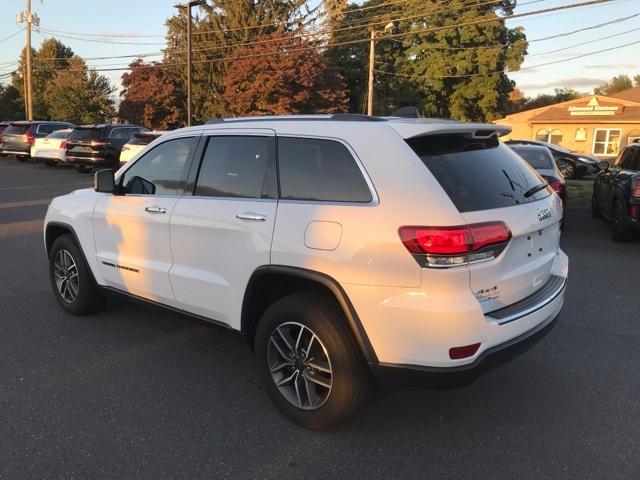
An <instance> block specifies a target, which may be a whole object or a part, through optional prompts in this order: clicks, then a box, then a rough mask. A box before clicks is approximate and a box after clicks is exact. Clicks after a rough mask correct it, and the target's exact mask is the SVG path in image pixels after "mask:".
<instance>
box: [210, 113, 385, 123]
mask: <svg viewBox="0 0 640 480" xmlns="http://www.w3.org/2000/svg"><path fill="white" fill-rule="evenodd" d="M269 121H272V122H273V121H279V122H287V121H289V122H290V121H311V122H318V121H340V122H386V119H385V118H381V117H370V116H369V115H362V114H360V113H335V114H333V115H324V116H317V117H314V116H311V115H309V116H307V115H291V116H282V117H278V116H264V117H246V118H243V117H236V118H212V119H211V120H208V121H207V122H206V123H205V125H215V124H219V123H226V122H229V123H236V122H269Z"/></svg>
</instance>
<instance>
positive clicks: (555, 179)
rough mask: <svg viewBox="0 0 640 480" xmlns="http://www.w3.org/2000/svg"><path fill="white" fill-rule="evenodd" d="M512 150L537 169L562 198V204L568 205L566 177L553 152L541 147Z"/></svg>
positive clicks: (527, 146) (533, 146)
mask: <svg viewBox="0 0 640 480" xmlns="http://www.w3.org/2000/svg"><path fill="white" fill-rule="evenodd" d="M509 146H510V147H511V150H513V151H514V152H516V153H517V154H518V155H520V156H521V157H522V158H523V159H524V160H525V161H526V162H527V163H528V164H529V165H531V166H532V167H533V168H535V169H536V171H537V172H538V173H539V174H540V176H541V177H542V178H544V179H545V180H546V182H547V183H548V184H549V186H550V187H551V188H553V190H554V191H555V192H556V193H557V194H558V195H559V196H560V198H561V199H562V204H563V205H564V206H565V208H566V205H567V188H566V185H565V181H564V177H563V175H562V173H561V172H560V169H559V168H558V165H556V162H555V161H554V158H553V155H552V154H551V151H550V150H549V149H548V148H547V147H542V146H539V145H509Z"/></svg>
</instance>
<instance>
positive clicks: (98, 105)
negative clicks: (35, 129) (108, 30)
mask: <svg viewBox="0 0 640 480" xmlns="http://www.w3.org/2000/svg"><path fill="white" fill-rule="evenodd" d="M112 93H113V88H112V87H111V85H110V83H109V80H108V79H107V78H106V77H105V76H103V75H99V74H98V73H97V72H96V71H95V70H92V69H88V68H87V66H86V64H85V63H84V60H82V59H80V58H73V59H70V60H69V68H67V69H63V70H59V71H57V72H56V73H55V74H54V76H53V78H52V79H51V80H50V81H49V82H48V83H47V86H46V89H45V91H44V94H43V99H44V102H45V104H46V105H47V107H48V109H49V113H50V118H51V119H52V120H66V121H69V122H73V123H77V124H81V123H99V122H104V121H107V120H110V119H111V118H113V116H114V115H115V110H114V108H113V100H112V99H111V94H112Z"/></svg>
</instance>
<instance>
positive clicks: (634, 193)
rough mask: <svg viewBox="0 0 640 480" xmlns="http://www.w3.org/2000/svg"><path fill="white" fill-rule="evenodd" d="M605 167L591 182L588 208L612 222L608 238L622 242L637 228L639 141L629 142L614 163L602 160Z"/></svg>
mask: <svg viewBox="0 0 640 480" xmlns="http://www.w3.org/2000/svg"><path fill="white" fill-rule="evenodd" d="M602 168H604V170H603V171H602V172H600V173H599V174H598V175H597V176H596V179H595V182H594V183H593V198H592V201H591V210H592V212H593V216H594V217H599V216H603V217H605V218H606V219H608V220H609V222H610V223H611V238H613V240H614V241H616V242H625V241H628V240H630V239H631V238H632V236H633V233H634V232H640V143H635V142H634V143H631V144H629V145H628V146H626V147H625V148H624V149H623V150H622V152H620V154H619V155H618V157H617V158H616V160H615V162H614V164H613V165H611V166H609V165H608V163H607V162H602Z"/></svg>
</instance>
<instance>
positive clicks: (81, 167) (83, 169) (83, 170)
mask: <svg viewBox="0 0 640 480" xmlns="http://www.w3.org/2000/svg"><path fill="white" fill-rule="evenodd" d="M75 167H76V170H77V171H79V172H80V173H90V172H91V170H93V169H92V168H91V167H85V166H84V165H75Z"/></svg>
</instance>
